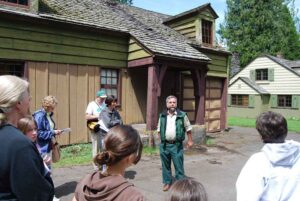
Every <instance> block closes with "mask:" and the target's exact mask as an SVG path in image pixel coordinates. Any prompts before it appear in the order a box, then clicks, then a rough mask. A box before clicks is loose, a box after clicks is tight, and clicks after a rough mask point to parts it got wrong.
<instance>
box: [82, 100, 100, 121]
mask: <svg viewBox="0 0 300 201" xmlns="http://www.w3.org/2000/svg"><path fill="white" fill-rule="evenodd" d="M92 104H93V102H90V103H89V104H88V106H87V108H86V111H85V118H86V120H91V121H93V120H95V121H97V120H98V115H95V114H94V113H93V105H92Z"/></svg>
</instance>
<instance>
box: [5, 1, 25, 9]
mask: <svg viewBox="0 0 300 201" xmlns="http://www.w3.org/2000/svg"><path fill="white" fill-rule="evenodd" d="M16 1H17V3H13V2H8V1H7V0H0V4H4V5H9V6H15V7H21V8H29V6H30V0H27V4H26V5H25V4H20V3H18V2H19V0H16Z"/></svg>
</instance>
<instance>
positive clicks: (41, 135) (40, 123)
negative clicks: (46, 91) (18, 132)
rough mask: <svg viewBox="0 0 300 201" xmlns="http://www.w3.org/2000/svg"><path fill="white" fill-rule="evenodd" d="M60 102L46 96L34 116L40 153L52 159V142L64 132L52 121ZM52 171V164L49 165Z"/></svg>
mask: <svg viewBox="0 0 300 201" xmlns="http://www.w3.org/2000/svg"><path fill="white" fill-rule="evenodd" d="M57 103H58V101H57V99H56V98H55V97H54V96H46V97H45V98H44V99H43V101H42V108H41V109H40V110H38V111H36V112H35V113H34V114H33V117H34V119H35V121H36V124H37V133H38V135H37V143H38V146H39V147H40V153H41V155H43V156H46V155H47V156H48V157H50V158H51V157H52V154H51V149H52V147H51V140H52V138H53V137H55V136H56V135H59V134H61V133H62V130H57V129H56V127H55V122H54V120H53V119H52V116H53V111H54V109H55V107H56V105H57ZM48 167H49V169H50V170H51V162H50V163H49V164H48Z"/></svg>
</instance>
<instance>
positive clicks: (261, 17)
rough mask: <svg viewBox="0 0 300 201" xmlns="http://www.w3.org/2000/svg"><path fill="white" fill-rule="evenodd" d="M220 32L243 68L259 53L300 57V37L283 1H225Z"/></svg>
mask: <svg viewBox="0 0 300 201" xmlns="http://www.w3.org/2000/svg"><path fill="white" fill-rule="evenodd" d="M226 3H227V13H226V15H225V21H224V23H223V24H221V25H220V30H219V34H220V35H221V38H222V39H223V40H225V42H226V43H227V46H228V48H229V50H230V51H232V52H237V53H239V55H240V63H241V66H242V67H245V65H247V64H248V63H249V62H250V61H252V60H253V59H254V58H256V57H257V56H259V55H261V54H264V53H266V54H271V55H276V54H277V53H278V52H280V53H282V54H283V56H284V58H286V59H300V37H299V33H297V31H296V27H295V23H294V21H293V17H292V16H291V13H290V10H289V9H288V6H287V5H286V4H285V1H284V0H227V1H226Z"/></svg>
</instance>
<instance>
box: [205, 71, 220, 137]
mask: <svg viewBox="0 0 300 201" xmlns="http://www.w3.org/2000/svg"><path fill="white" fill-rule="evenodd" d="M222 83H223V82H222V79H220V78H213V77H208V78H206V94H205V126H206V131H207V132H217V131H220V130H221V128H220V125H221V106H222V102H221V96H222V87H223V86H222Z"/></svg>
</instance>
